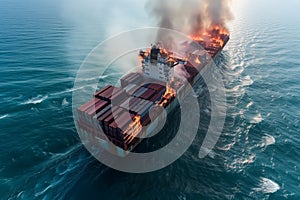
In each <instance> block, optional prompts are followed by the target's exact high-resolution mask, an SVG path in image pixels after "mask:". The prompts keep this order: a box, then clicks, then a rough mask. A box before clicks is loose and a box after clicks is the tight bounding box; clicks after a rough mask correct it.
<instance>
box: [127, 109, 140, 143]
mask: <svg viewBox="0 0 300 200" xmlns="http://www.w3.org/2000/svg"><path fill="white" fill-rule="evenodd" d="M141 130H142V124H141V116H139V115H136V116H135V117H134V118H133V122H131V123H130V124H129V127H128V128H127V130H126V131H125V132H124V134H127V135H126V136H125V142H126V143H127V144H129V143H130V142H132V140H133V139H134V138H136V137H137V136H138V135H139V133H140V132H141Z"/></svg>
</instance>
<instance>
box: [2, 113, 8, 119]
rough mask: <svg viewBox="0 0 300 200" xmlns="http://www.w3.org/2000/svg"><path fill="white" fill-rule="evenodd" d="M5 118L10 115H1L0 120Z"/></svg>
mask: <svg viewBox="0 0 300 200" xmlns="http://www.w3.org/2000/svg"><path fill="white" fill-rule="evenodd" d="M5 117H8V114H5V115H1V116H0V119H4V118H5Z"/></svg>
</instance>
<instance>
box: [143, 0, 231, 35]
mask: <svg viewBox="0 0 300 200" xmlns="http://www.w3.org/2000/svg"><path fill="white" fill-rule="evenodd" d="M230 3H231V0H163V1H161V0H148V2H147V3H146V5H145V9H146V11H147V12H148V14H149V15H150V16H154V17H155V18H156V20H157V21H158V26H159V27H161V28H168V29H174V30H178V31H181V32H184V33H185V34H189V35H190V34H197V33H199V32H201V31H204V30H206V29H207V28H209V27H211V26H212V25H220V26H222V27H224V28H226V24H227V22H228V21H229V20H231V19H232V18H233V16H232V14H231V10H230ZM165 37H166V36H164V35H162V34H160V33H158V35H157V38H158V40H163V39H165Z"/></svg>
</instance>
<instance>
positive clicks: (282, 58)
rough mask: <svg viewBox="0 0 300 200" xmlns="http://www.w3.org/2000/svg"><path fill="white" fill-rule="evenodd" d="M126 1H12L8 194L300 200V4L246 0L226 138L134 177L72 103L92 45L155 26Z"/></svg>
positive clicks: (0, 99) (229, 54) (4, 164)
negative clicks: (95, 144)
mask: <svg viewBox="0 0 300 200" xmlns="http://www.w3.org/2000/svg"><path fill="white" fill-rule="evenodd" d="M117 2H118V3H114V4H113V5H111V4H112V3H111V2H109V1H101V3H99V2H97V1H93V0H89V1H76V2H75V1H70V0H63V1H46V0H45V1H37V0H36V1H34V0H28V1H21V0H10V1H8V0H3V1H1V3H0V69H1V71H0V78H1V81H0V103H1V104H0V105H1V106H0V130H1V132H0V138H1V139H0V147H1V154H0V198H1V199H112V198H114V199H141V198H143V199H300V169H299V168H300V148H299V142H300V136H299V133H300V123H299V119H300V102H299V99H300V85H299V77H300V59H299V55H300V24H299V19H300V14H299V13H298V7H299V3H298V2H297V1H296V0H292V1H289V2H288V3H284V2H281V1H271V0H268V1H263V2H261V1H258V0H253V1H252V0H251V1H250V0H247V1H237V0H234V1H233V5H234V6H233V10H234V13H235V20H234V21H232V22H231V23H230V25H229V27H230V30H231V34H232V35H231V40H230V42H229V43H228V45H227V47H226V48H225V49H224V51H223V53H222V54H221V55H220V57H219V58H218V59H217V62H218V65H217V67H218V68H219V69H220V70H221V71H222V74H223V77H224V83H225V85H226V95H227V105H228V111H227V117H226V123H225V127H224V131H223V133H222V136H221V138H220V140H219V142H218V144H217V146H216V147H215V148H214V149H213V152H211V153H210V154H209V156H207V157H206V158H204V159H199V158H198V152H197V151H196V150H197V149H199V147H200V144H199V143H198V142H197V141H198V140H197V139H196V140H195V142H194V143H193V145H192V146H191V147H190V149H189V150H188V151H187V152H186V153H185V154H184V155H183V156H182V157H181V158H180V159H179V160H178V161H176V162H175V163H173V164H172V165H170V166H168V167H167V168H164V169H162V170H160V171H157V172H152V173H147V174H127V173H122V172H118V171H115V170H112V169H109V168H108V167H106V166H104V165H102V164H101V163H99V162H98V161H97V160H96V159H94V158H93V157H92V156H90V154H89V153H88V152H87V151H86V150H85V148H84V147H83V145H82V144H81V143H80V140H79V137H78V135H77V132H76V128H75V126H74V122H73V116H72V108H71V105H72V104H71V96H72V91H73V89H72V88H73V83H74V79H75V76H76V72H77V70H78V69H79V67H80V64H81V62H82V61H83V59H84V58H85V56H86V55H87V54H88V53H89V52H90V50H91V49H92V48H93V47H95V46H96V45H97V44H98V43H99V42H101V41H102V40H104V39H105V38H107V37H109V36H111V35H114V34H117V33H119V32H120V31H125V30H130V29H131V28H139V27H143V26H149V25H154V24H153V20H152V19H148V18H147V15H146V14H145V12H144V10H143V2H139V3H138V4H136V3H135V4H134V3H132V2H131V3H124V2H123V1H117ZM108 8H109V9H108ZM100 67H101V66H100ZM111 76H114V75H113V74H112V75H111ZM110 78H111V77H110V76H108V77H106V78H104V80H103V81H104V82H105V81H107V82H109V81H110V80H109V79H110ZM199 98H200V99H199V101H200V102H201V101H204V100H205V99H206V98H205V97H199ZM201 98H202V99H201ZM202 126H203V127H205V124H202ZM203 127H200V129H199V136H198V137H199V138H201V137H203V136H201V133H202V131H201V128H203Z"/></svg>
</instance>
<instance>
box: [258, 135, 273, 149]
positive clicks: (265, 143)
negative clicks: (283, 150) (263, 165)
mask: <svg viewBox="0 0 300 200" xmlns="http://www.w3.org/2000/svg"><path fill="white" fill-rule="evenodd" d="M262 140H263V141H262V144H261V146H262V147H266V146H269V145H272V144H275V138H274V137H273V136H272V135H269V134H266V136H263V137H262Z"/></svg>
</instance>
